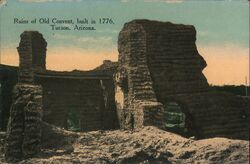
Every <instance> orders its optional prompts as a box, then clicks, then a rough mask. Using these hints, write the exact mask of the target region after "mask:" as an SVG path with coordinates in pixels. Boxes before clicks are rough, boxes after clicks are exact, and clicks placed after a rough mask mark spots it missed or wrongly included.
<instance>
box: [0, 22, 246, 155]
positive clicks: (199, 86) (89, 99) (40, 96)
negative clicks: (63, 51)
mask: <svg viewBox="0 0 250 164" xmlns="http://www.w3.org/2000/svg"><path fill="white" fill-rule="evenodd" d="M195 41H196V30H195V28H194V26H190V25H180V24H172V23H170V22H158V21H149V20H134V21H131V22H128V23H126V24H125V25H124V27H123V29H122V30H121V32H120V34H119V37H118V51H119V59H118V62H110V61H104V63H103V64H102V65H101V66H99V67H97V68H96V69H94V70H91V71H72V72H58V71H51V70H46V62H45V61H46V47H47V43H46V41H45V39H44V38H43V36H42V34H40V33H39V32H35V31H25V32H24V33H23V34H22V35H21V41H20V44H19V47H18V52H19V57H20V63H19V68H9V67H7V66H4V68H3V69H1V70H2V71H1V76H0V77H1V90H2V91H1V95H6V92H5V91H7V92H8V93H10V90H11V89H12V88H13V86H14V84H15V83H16V80H13V83H8V84H10V85H9V86H7V85H6V79H9V80H10V79H14V78H16V76H17V75H16V74H13V75H11V74H10V73H9V72H8V71H6V70H11V69H14V70H16V71H17V70H18V83H17V85H16V86H15V87H14V90H13V92H12V97H13V98H12V101H10V102H8V104H7V105H6V102H5V101H3V100H4V97H3V96H1V100H2V101H0V102H2V103H1V104H0V107H1V118H2V117H3V118H4V117H6V116H8V111H9V108H10V103H12V107H11V110H10V124H9V127H11V128H10V129H11V130H12V132H10V133H9V134H10V135H9V136H8V149H7V150H8V151H7V153H6V154H7V156H8V155H9V156H10V155H12V156H15V155H13V154H15V152H12V151H13V150H18V151H19V152H22V153H23V155H24V156H29V155H31V154H32V153H30V151H31V148H32V151H31V152H33V153H34V152H37V151H39V146H35V147H32V146H31V145H39V144H37V143H39V142H40V140H39V138H40V133H41V132H40V130H41V129H40V128H39V127H40V123H39V122H40V121H41V120H43V121H46V122H48V123H51V124H54V125H56V126H59V127H63V128H66V129H69V130H76V131H90V130H99V129H116V128H119V127H120V128H123V129H139V128H140V127H142V126H147V125H153V126H157V127H159V128H163V129H166V130H171V129H174V130H176V129H177V130H176V131H180V132H178V133H180V134H185V135H188V136H193V135H194V136H196V137H197V138H209V137H229V138H239V139H248V132H249V131H248V121H249V115H248V113H249V109H250V108H249V107H250V106H249V105H250V104H249V97H240V96H235V95H232V94H229V93H224V92H216V91H213V90H211V89H210V87H209V85H208V83H207V80H206V77H205V76H204V75H203V73H202V70H203V69H204V68H205V67H206V62H205V60H204V59H203V58H202V56H201V55H200V54H199V52H198V51H197V48H196V44H195ZM1 67H3V66H1ZM3 70H4V71H3ZM3 72H4V73H3ZM9 75H11V76H9ZM3 86H7V88H9V89H4V87H3ZM3 90H5V91H3ZM7 95H8V96H9V97H10V94H7ZM3 111H4V112H3ZM72 118H73V119H72ZM6 120H7V119H5V121H1V126H3V127H4V126H6ZM2 122H5V123H2ZM72 125H74V126H73V127H74V128H75V129H72ZM27 127H33V129H36V130H34V132H33V131H30V130H29V128H27ZM22 134H25V135H24V136H22ZM31 134H36V135H35V136H36V137H35V138H34V139H33V140H32V141H34V143H29V139H30V138H29V137H30V136H32V135H31ZM20 136H21V137H20ZM32 137H34V135H33V136H32ZM17 138H18V142H15V140H14V139H17ZM25 145H26V146H25ZM16 148H18V149H16ZM33 149H34V150H33ZM18 154H19V153H16V156H18ZM17 158H18V157H17Z"/></svg>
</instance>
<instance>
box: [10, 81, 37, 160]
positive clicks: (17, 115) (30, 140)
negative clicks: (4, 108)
mask: <svg viewBox="0 0 250 164" xmlns="http://www.w3.org/2000/svg"><path fill="white" fill-rule="evenodd" d="M41 118H42V88H41V86H38V85H27V84H17V85H16V86H15V88H14V91H13V103H12V106H11V110H10V118H9V124H8V129H7V140H6V150H5V158H6V159H7V161H17V160H20V159H22V158H23V157H25V158H26V157H30V156H32V155H34V154H36V153H38V152H39V151H40V144H41Z"/></svg>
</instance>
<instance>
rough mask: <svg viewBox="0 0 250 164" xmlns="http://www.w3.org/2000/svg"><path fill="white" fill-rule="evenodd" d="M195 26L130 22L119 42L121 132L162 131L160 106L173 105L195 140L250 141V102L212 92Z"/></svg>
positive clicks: (117, 102)
mask: <svg viewBox="0 0 250 164" xmlns="http://www.w3.org/2000/svg"><path fill="white" fill-rule="evenodd" d="M195 41H196V30H195V28H194V27H193V26H190V25H182V24H172V23H170V22H157V21H149V20H134V21H131V22H128V23H126V24H125V25H124V27H123V29H122V31H121V32H120V33H119V38H118V51H119V61H118V62H119V63H118V64H119V66H118V71H117V74H116V76H115V82H116V105H117V113H118V116H119V122H120V126H121V127H122V128H132V129H133V128H138V127H141V126H143V125H156V126H158V127H162V125H163V123H164V118H163V116H162V113H163V111H164V110H166V109H163V106H164V105H165V104H166V103H167V102H172V101H174V102H177V103H178V104H179V105H180V106H181V109H182V112H183V113H184V114H185V115H186V117H187V120H188V121H189V123H188V124H187V126H189V127H187V129H188V130H189V131H190V132H189V134H192V135H195V136H196V137H198V138H208V137H216V136H225V137H231V138H240V139H248V135H249V134H248V128H247V124H248V123H247V122H248V121H249V116H248V115H247V113H249V98H246V99H248V101H247V100H245V99H243V98H242V97H237V96H235V95H231V94H225V93H220V92H213V91H211V90H210V88H209V86H208V83H207V80H206V78H205V76H204V75H203V73H202V70H203V69H204V68H205V67H206V62H205V61H204V59H203V58H202V57H201V56H200V54H199V53H198V51H197V48H196V45H195Z"/></svg>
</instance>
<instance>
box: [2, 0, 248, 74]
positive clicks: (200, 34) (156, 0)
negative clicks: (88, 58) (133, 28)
mask: <svg viewBox="0 0 250 164" xmlns="http://www.w3.org/2000/svg"><path fill="white" fill-rule="evenodd" d="M5 2H6V0H4V1H3V2H2V5H1V8H0V14H1V15H0V22H1V25H0V27H1V33H0V36H1V38H0V39H1V54H2V56H4V55H6V56H7V51H10V50H13V51H14V50H15V48H16V47H17V46H18V43H19V40H20V38H19V36H20V34H21V33H22V32H23V31H24V30H38V31H40V32H41V33H42V34H43V35H44V37H45V39H46V40H47V42H48V48H49V49H51V50H53V49H58V51H59V49H60V50H62V47H64V48H68V49H73V48H76V49H79V50H82V51H85V50H88V51H92V52H95V55H103V53H102V52H103V51H110V52H111V51H113V52H114V53H116V52H117V50H116V49H117V48H116V47H117V36H118V33H119V31H120V30H121V29H122V26H123V24H124V23H125V22H128V21H131V20H133V19H152V20H160V21H170V22H173V23H182V24H192V25H194V26H195V27H196V30H197V45H198V46H200V47H204V48H205V47H210V48H211V47H227V48H228V47H230V46H231V47H233V48H234V49H241V50H243V49H244V50H245V49H248V46H249V2H247V0H193V1H192V0H120V1H119V0H11V1H10V0H8V1H7V3H5ZM47 17H48V18H50V19H52V18H59V19H60V18H61V19H76V18H88V19H90V18H93V19H98V18H101V17H108V18H112V19H113V20H114V22H115V24H114V25H96V26H95V27H96V31H52V30H51V27H49V26H48V25H47V24H43V25H41V24H36V25H33V24H28V25H24V24H19V25H17V24H14V23H13V19H14V18H19V19H20V18H24V19H29V20H31V19H33V18H47ZM59 47H60V48H59ZM5 51H6V53H5ZM53 52H55V51H53ZM244 52H245V51H244ZM57 53H60V52H57ZM107 53H108V52H107ZM93 54H94V53H93ZM222 54H223V57H227V55H226V52H225V53H222ZM51 55H53V54H51ZM68 55H70V54H68ZM213 55H214V54H213ZM218 55H220V54H218ZM236 55H238V54H235V56H236ZM241 55H242V54H241ZM244 55H245V56H246V55H247V54H244ZM235 56H234V57H235ZM3 58H4V57H3ZM228 58H232V57H231V56H230V55H228ZM6 60H7V59H5V63H6ZM13 60H14V59H13ZM246 62H247V61H246ZM7 63H8V62H7ZM76 67H77V66H76ZM80 68H81V67H80ZM244 73H245V72H244ZM245 74H246V73H245Z"/></svg>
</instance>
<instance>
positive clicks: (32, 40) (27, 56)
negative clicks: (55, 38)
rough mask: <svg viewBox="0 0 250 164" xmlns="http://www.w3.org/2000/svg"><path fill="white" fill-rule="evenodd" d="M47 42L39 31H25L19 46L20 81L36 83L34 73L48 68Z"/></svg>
mask: <svg viewBox="0 0 250 164" xmlns="http://www.w3.org/2000/svg"><path fill="white" fill-rule="evenodd" d="M46 47H47V42H46V41H45V39H44V38H43V36H42V34H40V33H39V32H37V31H24V32H23V33H22V34H21V41H20V43H19V47H17V50H18V53H19V82H20V83H34V74H35V72H36V71H38V70H45V69H46V50H47V49H46Z"/></svg>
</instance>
